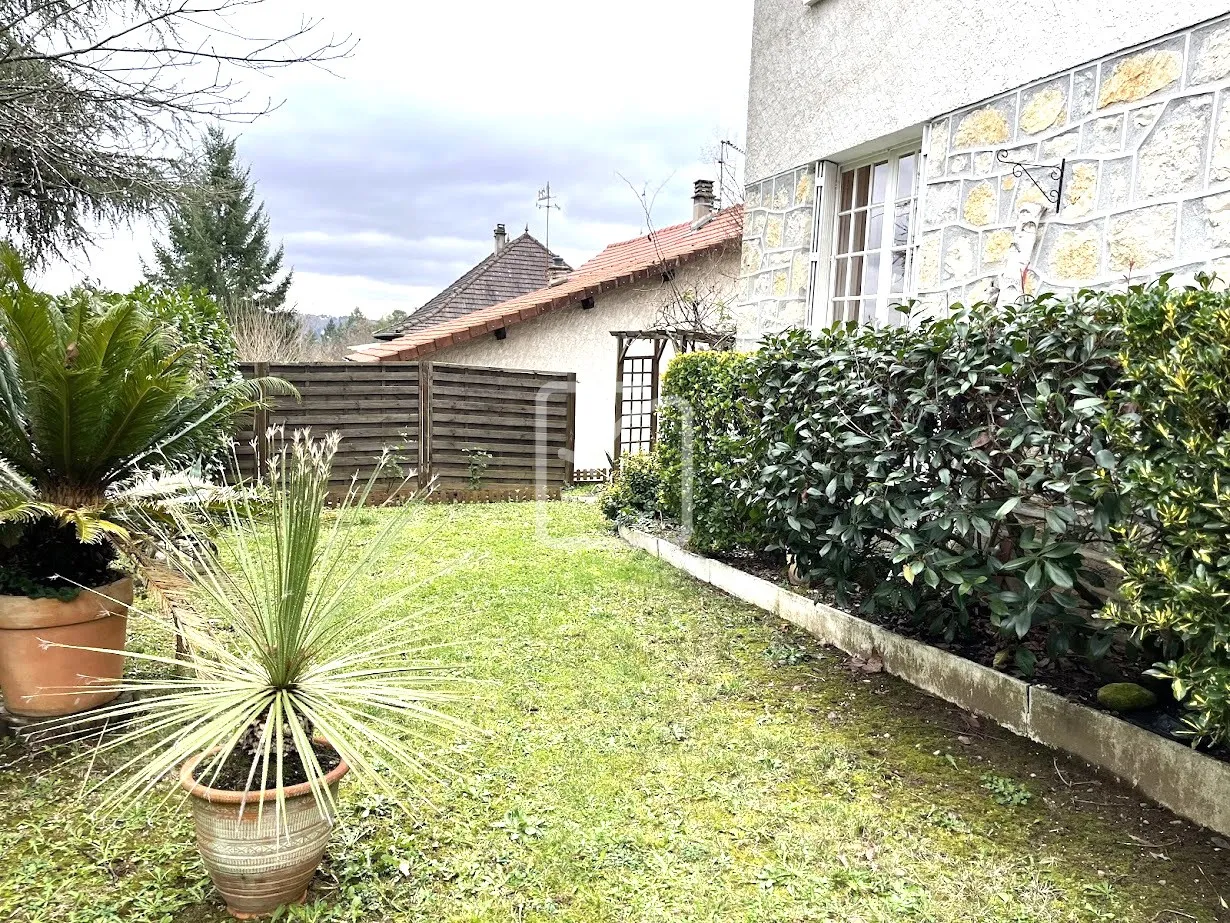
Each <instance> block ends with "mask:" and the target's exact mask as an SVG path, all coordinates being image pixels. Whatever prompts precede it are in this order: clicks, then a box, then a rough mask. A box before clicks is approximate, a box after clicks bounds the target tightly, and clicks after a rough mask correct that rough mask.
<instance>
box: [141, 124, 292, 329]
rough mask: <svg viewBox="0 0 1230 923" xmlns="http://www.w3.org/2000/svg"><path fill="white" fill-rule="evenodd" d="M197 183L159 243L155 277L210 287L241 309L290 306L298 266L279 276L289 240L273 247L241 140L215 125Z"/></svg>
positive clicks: (229, 308)
mask: <svg viewBox="0 0 1230 923" xmlns="http://www.w3.org/2000/svg"><path fill="white" fill-rule="evenodd" d="M202 154H203V157H202V165H201V167H200V169H199V172H198V175H197V177H196V182H195V186H196V191H195V193H194V194H193V195H192V196H191V198H190V199H189V200H188V201H187V202H185V203H184V204H182V205H180V206H179V207H177V208H176V209H175V211H174V212H173V213H172V215H171V218H170V220H169V222H168V227H167V243H166V245H165V246H164V245H161V244H155V245H154V261H155V263H156V267H155V270H156V271H154V272H151V271H150V270H149V269H148V268H147V270H146V273H147V275H149V276H150V278H151V280H152V281H155V282H158V283H161V284H164V285H171V286H174V287H176V288H178V287H182V286H187V287H189V288H194V289H204V290H205V291H206V292H208V293H209V294H210V295H212V296H213V297H214V299H215V300H216V301H217V302H218V304H220V305H221V306H222V307H223V308H224V309H225V310H226V312H227V313H228V314H229V315H230V316H231V317H234V316H235V315H236V314H238V313H240V312H241V311H243V310H244V309H245V308H255V309H257V310H260V311H266V312H271V313H272V312H277V311H281V310H283V309H284V306H285V303H286V294H287V292H288V291H289V289H290V283H291V279H292V278H293V276H294V272H293V271H290V272H287V273H286V275H285V276H284V277H282V278H281V279H280V280H279V279H278V278H277V276H278V274H279V273H281V271H282V258H283V248H282V247H278V249H277V250H276V251H275V252H273V253H270V252H269V217H268V216H267V215H266V214H265V206H264V204H263V203H262V204H256V190H255V188H254V187H253V185H252V183H251V180H250V179H249V171H248V170H247V169H246V168H245V167H243V166H241V165H240V164H239V163H238V162H237V158H236V154H235V142H234V140H232V139H228V138H227V137H226V135H225V134H224V133H223V132H222V131H221V129H218V128H211V129H209V131H208V133H207V134H206V136H205V142H204V146H203V150H202Z"/></svg>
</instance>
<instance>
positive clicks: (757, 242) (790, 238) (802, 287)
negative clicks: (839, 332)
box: [735, 164, 816, 348]
mask: <svg viewBox="0 0 1230 923" xmlns="http://www.w3.org/2000/svg"><path fill="white" fill-rule="evenodd" d="M815 203H816V168H815V165H814V164H812V165H809V166H806V167H800V168H798V169H797V170H792V171H790V172H789V173H783V174H782V175H781V176H775V177H772V178H770V179H766V180H763V181H762V182H759V183H755V184H753V185H751V186H749V187H748V188H747V193H746V198H745V201H744V221H743V256H742V263H741V267H740V273H739V289H738V297H737V299H736V303H737V307H736V309H735V320H736V322H737V324H738V330H739V345H740V346H741V347H744V348H746V347H751V346H754V345H755V343H756V342H757V341H759V340H760V338H761V337H763V336H764V335H765V334H768V333H777V332H779V331H781V330H785V329H786V328H787V327H801V326H803V325H804V324H806V322H807V289H808V285H809V283H810V279H811V260H810V254H811V249H812V229H813V226H814V224H815Z"/></svg>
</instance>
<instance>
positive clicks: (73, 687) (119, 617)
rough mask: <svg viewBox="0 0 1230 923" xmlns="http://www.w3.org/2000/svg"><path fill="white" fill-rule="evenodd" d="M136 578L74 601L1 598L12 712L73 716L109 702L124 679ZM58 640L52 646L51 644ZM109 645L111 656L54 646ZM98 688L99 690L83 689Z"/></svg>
mask: <svg viewBox="0 0 1230 923" xmlns="http://www.w3.org/2000/svg"><path fill="white" fill-rule="evenodd" d="M130 605H132V578H131V577H125V578H123V579H122V580H117V581H116V582H115V583H111V584H108V585H107V586H104V587H98V588H97V590H96V591H95V590H82V591H81V592H80V593H79V594H78V595H77V598H76V599H74V600H72V601H71V602H64V601H62V600H59V599H31V598H29V597H27V596H0V693H3V695H4V707H5V708H6V709H7V710H8V711H10V712H11V713H13V714H14V715H22V716H25V717H31V718H47V717H54V716H57V715H72V714H76V713H77V712H82V711H86V710H87V709H91V708H97V707H98V706H99V705H103V704H105V703H107V702H110V701H111V700H112V699H114V698H115V697H116V696H117V695H119V690H118V689H112V688H108V687H110V686H113V685H114V684H116V683H117V682H118V681H119V679H120V678H121V677H122V676H123V675H124V633H125V631H126V629H127V627H128V607H129V606H130ZM49 641H50V642H53V644H48V643H47V642H49ZM54 644H72V645H76V646H78V647H96V648H105V649H107V650H109V651H114V653H106V654H100V653H97V652H95V651H77V650H69V649H68V648H63V647H55V646H54ZM95 684H97V685H99V686H100V687H101V688H100V690H99V691H98V692H87V691H84V689H83V687H85V686H89V685H95Z"/></svg>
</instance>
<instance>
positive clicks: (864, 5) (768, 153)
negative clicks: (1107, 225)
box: [747, 0, 1230, 181]
mask: <svg viewBox="0 0 1230 923" xmlns="http://www.w3.org/2000/svg"><path fill="white" fill-rule="evenodd" d="M1225 12H1230V0H1164V2H1158V0H1011V2H1003V0H994V2H992V0H972V2H971V0H925V2H921V3H920V2H918V0H817V2H816V3H814V4H813V5H811V6H807V5H805V4H804V3H803V2H802V0H756V12H755V17H754V25H753V41H752V68H751V82H750V87H749V97H748V129H747V140H748V162H747V177H748V179H749V181H759V180H761V179H766V178H768V177H772V176H775V175H777V174H780V173H784V172H786V171H788V170H792V169H794V168H796V167H799V166H801V165H803V164H806V163H808V162H811V161H816V160H823V159H829V158H832V157H834V156H836V155H838V154H842V153H844V152H846V151H848V150H850V149H852V148H856V147H858V146H859V145H862V144H865V143H868V142H872V141H876V140H877V139H883V138H885V137H886V136H890V135H893V134H894V133H897V132H901V131H903V130H912V129H915V128H917V127H919V126H921V125H922V124H923V123H925V122H928V121H930V120H931V119H933V118H936V117H937V116H940V115H942V114H944V113H946V112H951V111H953V110H956V109H960V108H963V107H965V106H967V105H971V104H973V103H976V102H978V101H980V100H982V99H985V98H987V97H990V96H995V95H997V94H999V93H1002V92H1004V91H1005V90H1009V89H1011V88H1013V87H1018V86H1021V85H1023V84H1027V83H1030V82H1031V81H1034V80H1037V79H1040V78H1042V77H1045V76H1048V75H1050V74H1053V73H1057V72H1059V71H1062V70H1064V69H1066V68H1070V67H1075V66H1077V65H1079V64H1082V63H1084V62H1086V61H1091V60H1093V59H1095V58H1098V57H1101V56H1103V55H1109V54H1111V53H1113V52H1115V51H1117V50H1119V49H1121V48H1126V47H1128V46H1130V45H1134V44H1138V43H1141V42H1145V41H1147V40H1149V39H1152V38H1156V37H1157V36H1160V35H1165V34H1166V33H1168V32H1172V31H1175V30H1178V29H1182V28H1185V27H1187V26H1190V25H1193V24H1195V23H1197V22H1200V21H1202V20H1205V19H1211V18H1212V17H1215V16H1218V15H1220V14H1222V13H1225Z"/></svg>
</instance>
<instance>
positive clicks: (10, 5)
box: [0, 0, 356, 261]
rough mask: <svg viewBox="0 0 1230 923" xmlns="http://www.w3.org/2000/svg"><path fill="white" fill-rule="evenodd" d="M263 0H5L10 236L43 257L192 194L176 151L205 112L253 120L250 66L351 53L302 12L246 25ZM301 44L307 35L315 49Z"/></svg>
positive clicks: (0, 201)
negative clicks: (246, 81) (271, 31)
mask: <svg viewBox="0 0 1230 923" xmlns="http://www.w3.org/2000/svg"><path fill="white" fill-rule="evenodd" d="M264 2H265V0H0V238H2V237H4V236H8V237H11V238H12V239H13V242H14V243H16V244H17V245H19V246H20V247H21V248H22V249H24V250H25V251H26V252H27V254H28V255H29V256H30V257H31V258H33V259H34V260H36V261H40V260H42V259H45V258H46V257H47V256H49V255H53V254H60V255H63V254H65V253H66V252H68V251H72V250H75V249H77V248H79V247H80V246H81V245H83V244H84V243H87V242H88V236H89V229H90V227H91V226H92V225H94V224H97V223H113V222H123V221H127V220H131V219H132V218H134V217H136V216H138V215H140V214H142V213H145V212H148V211H150V210H152V209H156V208H160V207H164V206H166V205H169V204H172V203H174V202H175V201H177V200H178V198H179V197H180V196H181V195H182V193H183V192H184V182H185V171H183V170H182V169H181V168H180V165H179V164H178V163H177V158H178V156H179V152H180V151H181V150H184V149H187V148H189V147H190V146H191V145H189V144H186V143H185V142H186V141H187V140H189V139H190V138H191V137H192V135H193V133H194V130H195V129H197V128H198V126H199V125H200V124H201V123H202V122H208V121H214V120H225V121H250V120H252V119H255V118H258V117H260V116H261V115H264V114H266V113H268V112H270V111H272V110H273V109H274V108H276V104H275V103H274V102H273V101H272V100H271V101H268V102H266V103H265V104H263V105H253V104H250V103H249V102H248V100H247V94H246V92H245V91H244V90H243V88H242V86H243V85H242V81H241V80H240V79H239V77H240V75H241V74H242V73H243V72H245V71H248V72H264V71H270V70H277V69H281V68H284V67H290V66H292V65H297V64H308V65H312V66H316V67H320V68H322V69H326V70H327V69H328V67H327V66H328V65H329V64H330V63H332V62H335V61H338V60H340V59H343V58H345V57H348V56H349V55H350V54H351V52H352V51H353V50H354V47H355V44H356V43H355V41H354V40H353V39H352V38H351V37H349V36H346V37H342V38H338V37H336V36H329V37H328V38H327V39H324V38H321V39H317V37H316V36H317V33H318V31H319V29H320V26H321V22H320V20H316V19H307V18H304V19H301V20H300V21H299V23H298V24H297V25H295V26H294V27H293V28H291V29H289V30H288V31H287V32H286V33H285V34H284V35H282V36H281V37H278V36H253V35H249V34H245V32H244V31H243V29H242V28H240V24H239V23H240V21H241V19H242V15H243V14H244V13H247V12H249V11H250V10H251V9H253V8H256V7H260V6H262V5H263V3H264ZM300 45H308V46H309V47H308V48H307V49H306V50H303V49H301V48H300V47H298V46H300Z"/></svg>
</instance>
